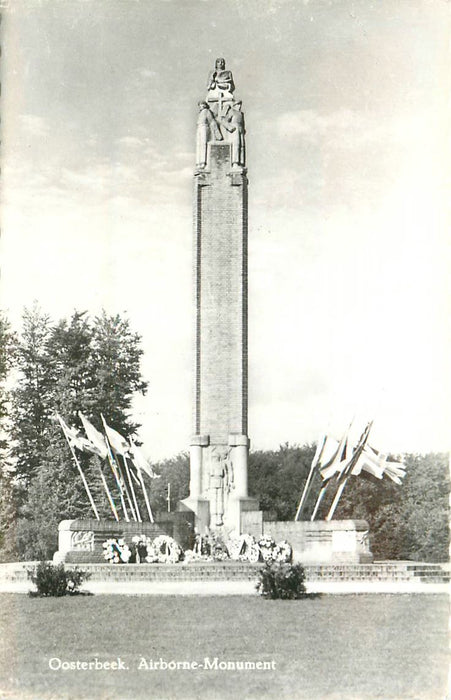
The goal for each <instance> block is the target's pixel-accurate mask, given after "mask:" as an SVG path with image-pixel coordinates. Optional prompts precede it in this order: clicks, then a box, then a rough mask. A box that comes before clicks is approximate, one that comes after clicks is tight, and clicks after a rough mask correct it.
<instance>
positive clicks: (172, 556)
mask: <svg viewBox="0 0 451 700" xmlns="http://www.w3.org/2000/svg"><path fill="white" fill-rule="evenodd" d="M182 556H183V550H182V548H181V547H180V545H179V544H178V543H177V542H176V541H175V540H174V539H173V538H172V537H168V536H167V535H159V536H158V537H156V538H155V539H154V541H153V542H152V545H151V546H150V547H149V548H148V549H147V557H146V561H147V562H149V563H155V562H158V563H159V564H176V563H177V562H178V561H180V559H181V558H182Z"/></svg>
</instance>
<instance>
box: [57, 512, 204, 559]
mask: <svg viewBox="0 0 451 700" xmlns="http://www.w3.org/2000/svg"><path fill="white" fill-rule="evenodd" d="M135 535H146V536H147V537H151V538H152V539H154V538H155V537H158V535H168V536H169V537H173V538H174V539H175V540H176V541H177V542H178V543H179V544H180V546H181V547H182V548H183V549H191V548H192V546H193V542H194V513H190V512H189V511H183V512H176V513H156V514H155V522H154V523H151V522H143V523H137V522H125V521H120V522H116V521H115V520H88V519H87V520H81V519H80V520H62V521H61V522H60V524H59V526H58V551H57V552H55V554H54V555H53V561H54V562H55V563H56V564H59V563H61V562H67V563H71V564H83V563H91V562H92V563H101V562H103V563H105V559H104V556H103V552H104V550H103V543H104V542H105V540H108V539H110V538H116V539H119V538H123V539H124V540H125V541H126V542H127V543H128V544H129V543H130V542H131V540H132V538H133V537H134V536H135Z"/></svg>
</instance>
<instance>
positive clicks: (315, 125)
mask: <svg viewBox="0 0 451 700" xmlns="http://www.w3.org/2000/svg"><path fill="white" fill-rule="evenodd" d="M429 121H430V117H428V116H427V115H426V114H421V113H418V112H417V113H416V114H412V115H410V116H406V115H405V114H404V115H402V117H400V116H398V115H396V116H395V115H390V114H386V115H384V116H382V117H381V115H379V114H377V113H375V112H371V113H370V112H366V111H356V110H351V109H339V110H336V111H334V112H330V113H329V114H321V113H320V112H318V111H316V110H313V109H303V110H297V111H290V112H284V113H283V114H281V115H280V116H279V117H278V119H277V121H276V131H277V134H278V136H279V137H281V138H283V139H289V140H291V141H296V140H302V141H304V142H305V143H318V142H321V143H323V144H324V145H326V146H330V147H341V148H348V149H352V148H360V147H361V146H364V145H371V144H387V142H389V143H394V144H398V145H404V144H406V143H410V142H411V141H413V140H416V139H418V137H419V138H425V137H427V134H428V133H430V132H429V128H430V126H432V125H429Z"/></svg>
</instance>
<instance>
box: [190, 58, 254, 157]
mask: <svg viewBox="0 0 451 700" xmlns="http://www.w3.org/2000/svg"><path fill="white" fill-rule="evenodd" d="M234 91H235V84H234V82H233V75H232V72H231V71H229V70H226V69H225V60H224V59H223V58H217V59H216V63H215V69H214V70H213V71H212V72H211V73H210V75H209V77H208V83H207V97H206V99H205V101H203V102H199V103H198V104H199V116H198V120H197V149H196V164H197V167H198V168H200V169H202V168H205V167H206V165H207V144H208V143H211V142H218V141H219V142H221V141H222V142H226V143H230V144H231V146H232V166H234V167H239V166H244V165H245V163H246V157H245V143H244V134H245V133H246V132H245V128H244V114H243V113H242V111H241V101H239V100H235V97H234V95H233V93H234Z"/></svg>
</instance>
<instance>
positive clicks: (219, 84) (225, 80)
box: [207, 58, 235, 92]
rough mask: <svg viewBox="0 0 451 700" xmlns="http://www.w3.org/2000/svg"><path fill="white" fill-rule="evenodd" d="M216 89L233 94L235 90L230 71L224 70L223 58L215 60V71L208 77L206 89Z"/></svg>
mask: <svg viewBox="0 0 451 700" xmlns="http://www.w3.org/2000/svg"><path fill="white" fill-rule="evenodd" d="M216 88H219V89H220V90H222V91H223V92H233V91H234V90H235V84H234V82H233V75H232V71H230V70H225V60H224V59H223V58H217V59H216V63H215V69H214V70H213V71H211V73H210V75H209V76H208V83H207V89H208V90H215V89H216Z"/></svg>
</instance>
